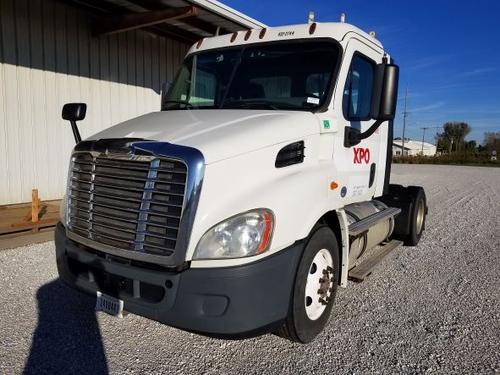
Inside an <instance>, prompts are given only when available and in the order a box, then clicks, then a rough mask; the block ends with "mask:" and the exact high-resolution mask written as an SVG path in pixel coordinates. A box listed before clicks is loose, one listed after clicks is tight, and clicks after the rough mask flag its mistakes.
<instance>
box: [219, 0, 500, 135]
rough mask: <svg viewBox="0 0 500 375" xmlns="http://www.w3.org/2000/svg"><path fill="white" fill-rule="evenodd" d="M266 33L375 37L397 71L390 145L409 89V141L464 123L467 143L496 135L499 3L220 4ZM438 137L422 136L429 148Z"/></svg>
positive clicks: (237, 0) (328, 0) (325, 0)
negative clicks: (334, 26)
mask: <svg viewBox="0 0 500 375" xmlns="http://www.w3.org/2000/svg"><path fill="white" fill-rule="evenodd" d="M222 1H223V2H224V3H225V4H227V5H229V6H231V7H233V8H235V9H237V10H239V11H241V12H243V13H245V14H247V15H248V16H250V17H253V18H255V19H257V20H259V21H261V22H263V23H265V24H267V25H269V26H280V25H290V24H298V23H306V22H307V14H308V12H309V11H310V10H313V11H314V12H315V14H316V21H318V22H331V21H334V22H336V21H338V20H339V16H340V14H341V13H346V22H348V23H351V24H354V25H356V26H358V27H360V28H361V29H363V30H365V31H372V30H373V31H375V32H376V33H377V38H378V39H379V40H380V41H381V42H382V44H383V45H384V49H385V50H386V51H387V52H388V53H389V54H390V55H391V56H392V57H393V58H394V59H395V60H396V63H397V64H398V65H399V66H400V83H399V91H400V92H399V101H398V110H397V111H398V114H397V116H396V120H395V134H394V136H395V137H398V136H399V137H400V136H401V135H402V123H403V121H402V118H403V116H402V112H403V103H404V92H405V89H406V87H408V112H409V115H408V118H407V127H406V133H405V136H406V137H410V138H412V139H419V140H420V139H422V135H423V134H422V133H423V130H422V129H421V128H422V127H441V128H442V125H443V124H444V123H445V122H447V121H465V122H467V123H469V125H470V126H471V128H472V131H471V132H470V134H469V135H468V137H467V139H468V140H476V141H477V142H478V143H481V142H483V140H484V133H485V132H489V131H497V132H498V131H500V0H474V1H470V0H432V1H430V0H420V1H417V0H392V1H390V0H308V1H306V0H289V1H283V0H266V1H249V0H222ZM439 130H440V129H429V130H427V131H426V136H425V139H426V141H428V142H434V135H435V134H436V131H439Z"/></svg>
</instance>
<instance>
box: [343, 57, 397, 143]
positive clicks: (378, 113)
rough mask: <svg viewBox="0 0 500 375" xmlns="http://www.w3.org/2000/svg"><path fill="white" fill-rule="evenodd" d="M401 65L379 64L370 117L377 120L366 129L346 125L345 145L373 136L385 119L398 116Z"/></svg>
mask: <svg viewBox="0 0 500 375" xmlns="http://www.w3.org/2000/svg"><path fill="white" fill-rule="evenodd" d="M398 84H399V67H398V66H397V65H395V64H387V63H385V62H384V63H382V64H378V65H377V68H376V70H375V77H374V80H373V94H372V102H371V110H370V117H371V118H372V119H374V120H375V122H374V123H373V125H372V126H370V127H369V128H368V129H367V130H366V131H364V132H362V133H361V132H360V131H359V129H355V128H352V127H350V126H346V128H345V133H344V146H345V147H352V146H355V145H357V144H359V143H360V142H361V141H362V140H363V139H366V138H368V137H369V136H371V135H372V134H373V133H375V131H376V130H377V129H378V127H379V126H380V125H382V123H384V122H385V121H392V120H394V117H396V105H397V103H398Z"/></svg>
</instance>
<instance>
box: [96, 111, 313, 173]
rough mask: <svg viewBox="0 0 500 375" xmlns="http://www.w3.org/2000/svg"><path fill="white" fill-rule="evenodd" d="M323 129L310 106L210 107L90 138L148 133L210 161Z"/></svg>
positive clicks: (157, 116)
mask: <svg viewBox="0 0 500 375" xmlns="http://www.w3.org/2000/svg"><path fill="white" fill-rule="evenodd" d="M319 131H320V128H319V120H318V118H317V117H316V116H315V115H314V114H312V113H310V112H299V111H275V110H269V111H266V110H243V109H238V110H229V109H224V110H215V109H205V110H177V111H165V112H152V113H148V114H146V115H143V116H139V117H136V118H134V119H131V120H128V121H125V122H122V123H120V124H118V125H115V126H112V127H111V128H108V129H106V130H104V131H102V132H99V133H97V134H95V135H93V136H91V137H89V138H88V139H89V140H98V139H105V138H143V139H146V140H155V141H162V142H169V143H174V144H178V145H184V146H190V147H194V148H196V149H198V150H200V151H201V152H202V153H203V156H204V157H205V162H206V163H207V164H208V163H213V162H216V161H219V160H223V159H227V158H230V157H233V156H236V155H239V154H243V153H247V152H250V151H254V150H257V149H260V148H263V147H267V146H271V145H273V144H277V143H282V142H286V141H289V140H290V141H291V140H297V139H301V138H303V137H305V136H308V135H311V134H315V133H319Z"/></svg>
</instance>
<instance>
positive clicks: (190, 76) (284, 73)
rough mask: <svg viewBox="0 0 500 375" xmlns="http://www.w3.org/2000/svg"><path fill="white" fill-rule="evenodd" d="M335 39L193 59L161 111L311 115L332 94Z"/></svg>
mask: <svg viewBox="0 0 500 375" xmlns="http://www.w3.org/2000/svg"><path fill="white" fill-rule="evenodd" d="M338 57H339V49H338V47H337V44H336V43H335V42H333V41H324V40H308V41H292V42H290V41H286V42H278V43H276V42H275V43H260V44H257V45H249V46H238V47H234V48H225V49H220V50H208V51H204V52H200V53H197V54H193V55H189V56H188V57H187V58H186V59H185V60H184V63H183V64H182V66H181V68H180V71H179V73H178V74H177V78H176V79H175V82H174V83H173V85H172V87H171V88H170V90H169V92H168V94H167V95H166V96H165V97H164V99H163V103H162V110H173V109H192V108H196V109H210V108H251V109H285V110H306V111H311V110H314V109H317V108H318V107H320V106H321V105H322V104H323V103H324V102H325V100H326V98H327V96H328V89H329V87H331V81H332V77H333V72H334V70H335V67H336V66H337V60H338Z"/></svg>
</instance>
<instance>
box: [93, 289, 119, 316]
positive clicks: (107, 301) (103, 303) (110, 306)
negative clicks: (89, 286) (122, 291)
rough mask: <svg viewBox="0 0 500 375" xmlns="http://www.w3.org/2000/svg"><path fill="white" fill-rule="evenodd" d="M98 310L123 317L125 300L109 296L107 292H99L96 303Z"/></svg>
mask: <svg viewBox="0 0 500 375" xmlns="http://www.w3.org/2000/svg"><path fill="white" fill-rule="evenodd" d="M95 310H96V311H104V312H105V313H107V314H109V315H113V316H116V317H117V318H123V300H121V299H118V298H115V297H111V296H108V295H107V294H104V293H101V292H99V291H98V292H97V300H96V303H95Z"/></svg>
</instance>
